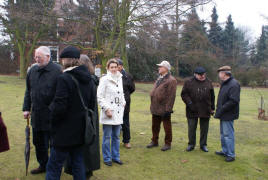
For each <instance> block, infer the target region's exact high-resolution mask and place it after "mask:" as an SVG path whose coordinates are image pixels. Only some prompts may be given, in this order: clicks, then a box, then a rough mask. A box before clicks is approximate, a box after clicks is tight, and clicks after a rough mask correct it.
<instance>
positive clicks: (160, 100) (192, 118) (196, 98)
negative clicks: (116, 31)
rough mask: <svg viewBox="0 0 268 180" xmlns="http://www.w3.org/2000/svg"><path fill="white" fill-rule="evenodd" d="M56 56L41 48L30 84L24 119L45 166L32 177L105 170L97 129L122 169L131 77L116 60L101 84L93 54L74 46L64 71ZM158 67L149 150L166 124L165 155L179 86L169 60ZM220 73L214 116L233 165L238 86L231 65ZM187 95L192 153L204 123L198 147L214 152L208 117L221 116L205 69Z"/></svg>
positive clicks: (54, 179)
mask: <svg viewBox="0 0 268 180" xmlns="http://www.w3.org/2000/svg"><path fill="white" fill-rule="evenodd" d="M50 57H51V54H50V50H49V48H48V47H46V46H40V47H39V48H37V49H36V50H35V61H36V64H34V65H33V66H32V67H31V68H30V69H29V70H28V73H27V79H26V91H25V97H24V104H23V115H24V118H25V119H28V118H31V125H32V132H33V144H34V146H35V152H36V158H37V161H38V163H39V167H38V168H36V169H33V170H32V171H31V173H32V174H39V173H44V172H46V179H47V180H58V179H60V176H61V171H62V168H63V167H64V170H65V172H66V173H69V174H72V175H73V177H74V179H77V180H83V179H86V178H90V176H92V174H93V171H94V170H97V169H99V168H100V154H99V151H100V150H99V123H100V124H102V128H103V139H102V156H103V161H104V164H105V165H107V166H112V164H113V163H116V164H119V165H122V164H123V162H122V160H121V159H120V151H119V148H120V132H121V131H122V132H123V143H124V147H125V148H127V149H129V148H131V144H130V138H131V137H130V123H129V112H130V102H131V98H130V96H131V94H132V93H133V92H134V91H135V84H134V81H133V78H132V76H131V75H130V74H129V73H127V72H126V71H125V69H124V67H123V61H122V60H120V59H118V58H112V59H110V60H108V62H107V65H106V69H107V74H105V75H103V76H102V77H101V78H100V80H99V79H98V77H96V76H95V75H94V66H93V64H92V62H91V61H90V59H89V58H88V56H86V55H81V54H80V51H79V50H78V49H77V48H75V47H72V46H68V47H66V48H65V49H64V50H63V51H62V52H61V54H60V59H61V63H62V66H60V65H58V64H55V63H53V62H51V61H50ZM157 66H158V67H159V68H158V71H159V77H158V79H157V80H156V82H155V84H154V87H153V89H152V91H151V93H150V96H151V107H150V110H151V113H152V135H153V136H152V140H151V143H150V144H148V145H147V148H153V147H157V146H158V139H159V132H160V125H161V122H163V125H164V130H165V144H164V146H163V147H162V148H161V150H162V151H167V150H169V149H171V142H172V126H171V114H172V113H173V105H174V102H175V98H176V87H177V81H176V79H175V78H174V77H173V76H172V75H171V73H170V70H171V65H170V64H169V62H167V61H162V62H161V63H160V64H157ZM218 72H219V78H220V79H221V81H222V84H221V89H220V93H219V97H218V103H217V108H216V113H215V116H214V117H215V118H219V119H220V128H221V132H220V133H221V144H222V150H221V151H219V152H216V154H218V155H221V156H224V157H226V161H228V162H230V161H233V160H235V152H234V128H233V122H234V120H235V119H238V115H239V101H240V99H239V98H240V86H239V84H238V82H237V81H236V80H235V79H234V78H233V77H232V74H231V67H229V66H224V67H221V68H219V69H218ZM181 97H182V100H183V101H184V102H185V104H186V116H187V120H188V137H189V143H188V147H187V149H186V150H187V151H192V150H194V148H195V145H196V128H197V124H198V118H199V119H200V128H201V133H200V134H201V135H200V148H201V150H203V151H204V152H208V149H207V134H208V128H209V119H210V117H211V115H213V114H214V111H215V103H214V101H215V95H214V89H213V85H212V83H211V81H210V80H209V79H208V78H207V77H206V70H205V69H204V68H202V67H198V68H196V69H195V72H194V77H193V78H191V79H189V80H188V81H186V82H185V84H184V86H183V89H182V92H181ZM98 105H99V107H100V115H99V114H98ZM85 109H90V110H91V111H92V112H94V113H93V116H94V117H95V118H91V120H92V121H93V122H92V123H93V126H94V127H95V136H94V138H93V140H92V143H90V144H87V143H85V133H86V129H85V126H86V124H87V123H86V120H85ZM87 115H88V114H87ZM99 116H100V117H99ZM49 148H50V156H49V153H48V152H49Z"/></svg>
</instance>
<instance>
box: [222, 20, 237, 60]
mask: <svg viewBox="0 0 268 180" xmlns="http://www.w3.org/2000/svg"><path fill="white" fill-rule="evenodd" d="M236 38H237V37H236V34H235V27H234V23H233V20H232V16H231V15H229V16H228V18H227V22H226V25H225V29H224V32H223V45H222V48H223V52H224V54H225V58H226V59H227V60H233V58H234V43H235V41H236Z"/></svg>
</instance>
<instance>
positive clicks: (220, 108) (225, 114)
mask: <svg viewBox="0 0 268 180" xmlns="http://www.w3.org/2000/svg"><path fill="white" fill-rule="evenodd" d="M239 103H240V85H239V83H238V82H237V80H235V79H234V78H233V77H230V78H229V79H228V80H226V81H225V82H223V83H222V84H221V88H220V92H219V95H218V102H217V110H216V114H215V118H218V119H220V120H222V121H231V120H235V119H238V118H239Z"/></svg>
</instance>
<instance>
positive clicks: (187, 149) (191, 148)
mask: <svg viewBox="0 0 268 180" xmlns="http://www.w3.org/2000/svg"><path fill="white" fill-rule="evenodd" d="M192 150H194V146H193V145H188V147H187V148H186V151H188V152H190V151H192Z"/></svg>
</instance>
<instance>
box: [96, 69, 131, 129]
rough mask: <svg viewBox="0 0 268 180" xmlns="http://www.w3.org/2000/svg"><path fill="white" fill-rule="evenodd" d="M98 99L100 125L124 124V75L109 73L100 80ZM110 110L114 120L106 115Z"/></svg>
mask: <svg viewBox="0 0 268 180" xmlns="http://www.w3.org/2000/svg"><path fill="white" fill-rule="evenodd" d="M97 98H98V103H99V105H100V108H101V112H100V123H101V124H106V125H120V124H123V115H124V107H125V104H126V101H125V98H124V92H123V83H122V74H121V73H120V72H117V74H116V75H113V74H112V73H110V72H109V71H108V73H107V75H105V76H103V77H102V78H101V79H100V84H99V86H98V90H97ZM108 109H110V110H112V113H113V116H112V118H108V117H107V116H106V114H105V111H106V110H108Z"/></svg>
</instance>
